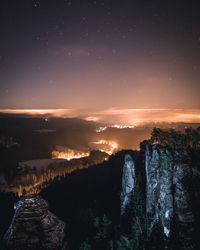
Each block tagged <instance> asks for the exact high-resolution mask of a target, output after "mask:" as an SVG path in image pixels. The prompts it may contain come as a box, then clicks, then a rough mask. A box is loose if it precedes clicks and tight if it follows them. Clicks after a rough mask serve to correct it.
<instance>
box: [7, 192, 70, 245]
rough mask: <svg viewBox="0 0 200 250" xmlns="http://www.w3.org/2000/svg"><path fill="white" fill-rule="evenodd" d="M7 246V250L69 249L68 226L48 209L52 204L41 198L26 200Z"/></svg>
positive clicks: (19, 207)
mask: <svg viewBox="0 0 200 250" xmlns="http://www.w3.org/2000/svg"><path fill="white" fill-rule="evenodd" d="M3 245H4V249H6V250H11V249H12V250H13V249H15V250H19V249H20V250H22V249H26V250H29V249H38V250H39V249H42V250H44V249H49V250H50V249H56V250H66V249H67V244H66V241H65V223H64V222H62V221H61V220H59V219H58V218H57V217H56V216H55V215H54V214H53V213H51V212H50V211H49V210H48V203H47V202H46V201H45V200H44V199H42V198H41V197H40V196H39V195H29V196H26V197H22V198H21V199H20V200H19V201H18V203H17V204H16V210H15V214H14V216H13V219H12V222H11V225H10V227H9V229H8V231H7V232H6V234H5V236H4V243H3Z"/></svg>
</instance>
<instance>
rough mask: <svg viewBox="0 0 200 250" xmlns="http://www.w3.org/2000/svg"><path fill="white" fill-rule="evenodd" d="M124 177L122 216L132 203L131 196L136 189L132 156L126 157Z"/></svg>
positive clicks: (127, 155)
mask: <svg viewBox="0 0 200 250" xmlns="http://www.w3.org/2000/svg"><path fill="white" fill-rule="evenodd" d="M124 160H125V163H124V168H123V176H122V192H121V214H122V215H123V214H124V212H125V209H126V207H127V205H128V204H129V203H130V198H131V194H132V192H133V190H134V187H135V163H134V160H133V158H132V157H131V155H130V154H126V155H125V159H124Z"/></svg>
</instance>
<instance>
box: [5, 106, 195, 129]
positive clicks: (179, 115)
mask: <svg viewBox="0 0 200 250" xmlns="http://www.w3.org/2000/svg"><path fill="white" fill-rule="evenodd" d="M0 113H7V114H21V115H23V114H25V115H33V116H49V117H50V116H53V117H62V118H81V119H84V120H87V121H94V122H97V121H98V122H102V123H107V124H111V125H113V126H115V127H118V128H120V126H122V127H134V126H138V125H143V124H145V123H150V122H154V123H155V122H168V123H172V122H187V123H200V109H119V108H109V109H104V110H100V111H99V110H98V111H86V110H78V109H77V110H76V109H0Z"/></svg>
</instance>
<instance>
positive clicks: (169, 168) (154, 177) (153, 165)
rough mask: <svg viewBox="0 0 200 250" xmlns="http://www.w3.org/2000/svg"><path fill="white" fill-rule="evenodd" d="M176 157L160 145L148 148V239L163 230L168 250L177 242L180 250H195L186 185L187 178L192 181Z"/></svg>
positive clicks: (175, 154) (186, 167)
mask: <svg viewBox="0 0 200 250" xmlns="http://www.w3.org/2000/svg"><path fill="white" fill-rule="evenodd" d="M177 155H178V154H177V152H173V155H172V153H171V152H170V151H169V150H167V149H166V148H162V147H161V146H160V145H153V146H152V145H149V144H146V162H145V168H146V218H147V237H148V238H150V237H151V236H152V233H153V230H154V229H155V228H156V227H157V228H160V227H161V229H162V231H163V235H164V241H165V246H164V247H165V248H168V244H167V242H169V241H170V244H171V242H172V241H173V238H176V240H177V239H178V244H179V247H180V249H196V248H195V243H194V241H193V235H194V232H193V231H194V215H193V212H192V209H191V202H190V199H189V195H188V192H187V190H186V188H185V186H184V185H183V180H184V178H190V177H189V176H190V172H191V168H190V167H188V166H187V164H184V163H182V162H181V161H179V163H176V158H177ZM174 225H175V226H174ZM172 230H173V235H172ZM172 249H173V247H172ZM177 249H179V248H177Z"/></svg>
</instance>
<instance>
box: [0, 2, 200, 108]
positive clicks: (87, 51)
mask: <svg viewBox="0 0 200 250" xmlns="http://www.w3.org/2000/svg"><path fill="white" fill-rule="evenodd" d="M197 4H198V1H176V0H174V1H171V0H169V1H160V0H159V1H151V0H140V1H137V0H136V1H135V0H1V5H0V108H1V109H22V108H23V109H55V108H57V109H79V110H80V109H83V110H93V111H95V110H96V111H98V110H102V109H113V108H116V109H122V110H123V109H200V98H199V95H200V17H199V7H198V5H197Z"/></svg>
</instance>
